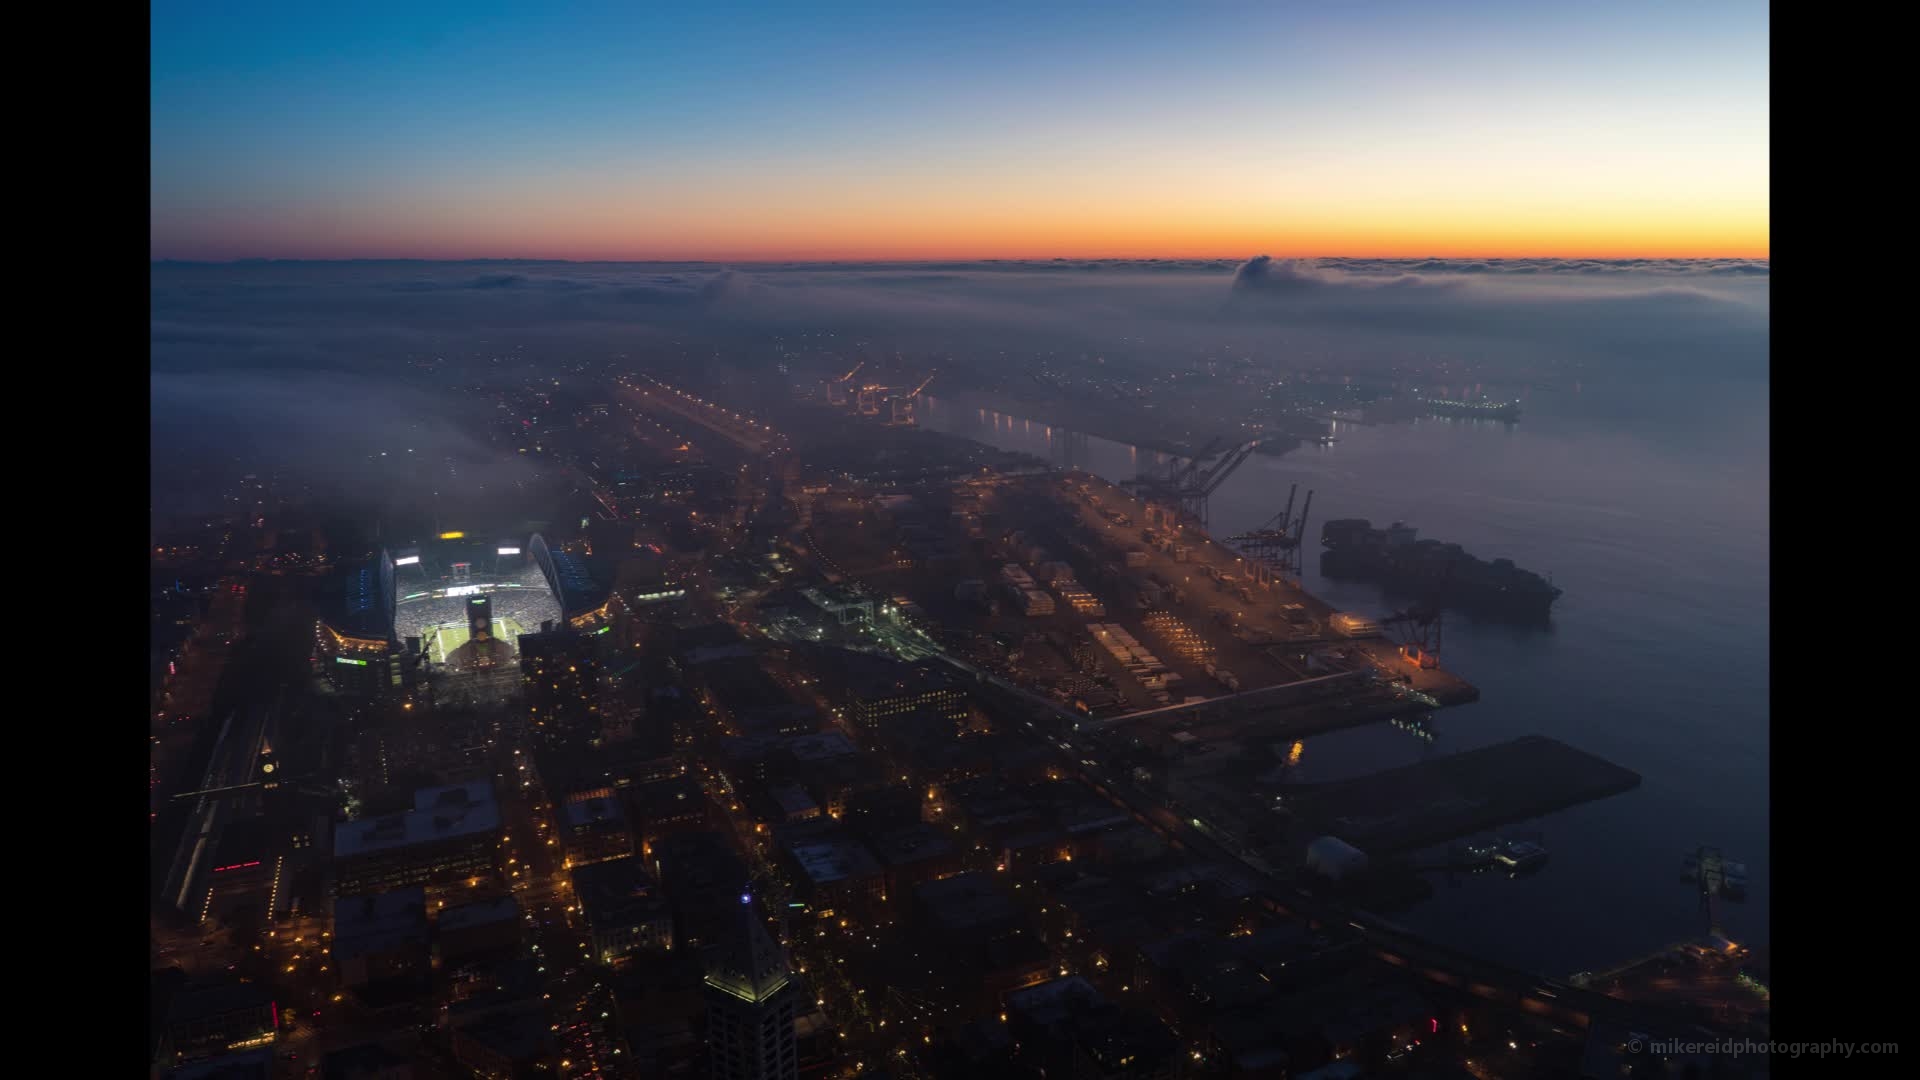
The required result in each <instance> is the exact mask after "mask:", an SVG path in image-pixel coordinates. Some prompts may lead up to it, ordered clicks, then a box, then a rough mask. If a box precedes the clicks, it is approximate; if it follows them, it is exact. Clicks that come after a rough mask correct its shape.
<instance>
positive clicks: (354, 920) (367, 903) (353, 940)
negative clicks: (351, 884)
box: [333, 888, 427, 961]
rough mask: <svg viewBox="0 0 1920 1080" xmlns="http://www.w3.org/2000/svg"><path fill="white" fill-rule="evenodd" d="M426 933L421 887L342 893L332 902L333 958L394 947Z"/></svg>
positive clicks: (423, 893) (422, 938) (423, 940)
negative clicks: (354, 893)
mask: <svg viewBox="0 0 1920 1080" xmlns="http://www.w3.org/2000/svg"><path fill="white" fill-rule="evenodd" d="M426 937H427V893H426V890H425V889H420V888H412V889H395V890H394V891H392V892H384V893H368V894H365V895H362V896H342V897H340V898H338V899H336V900H335V901H334V902H333V957H334V959H335V960H336V961H341V960H345V959H346V958H348V957H352V956H363V955H365V954H367V953H374V952H384V951H386V950H389V949H393V948H397V947H398V946H400V945H402V944H404V943H406V942H407V941H408V940H410V939H415V938H417V939H419V940H420V941H421V942H422V943H424V942H425V941H426Z"/></svg>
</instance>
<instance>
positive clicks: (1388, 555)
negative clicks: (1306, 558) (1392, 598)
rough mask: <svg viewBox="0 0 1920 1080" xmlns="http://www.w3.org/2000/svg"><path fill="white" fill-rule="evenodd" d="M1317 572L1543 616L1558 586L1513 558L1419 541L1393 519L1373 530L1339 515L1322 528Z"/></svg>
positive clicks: (1437, 599) (1444, 601)
mask: <svg viewBox="0 0 1920 1080" xmlns="http://www.w3.org/2000/svg"><path fill="white" fill-rule="evenodd" d="M1320 543H1321V545H1322V546H1323V547H1325V548H1326V550H1325V551H1324V552H1322V553H1321V555H1320V572H1321V573H1323V574H1325V575H1326V576H1328V577H1330V578H1334V579H1335V580H1351V581H1371V582H1376V583H1378V584H1382V585H1388V586H1392V587H1394V588H1397V589H1400V590H1403V591H1406V592H1409V593H1412V594H1414V595H1416V596H1418V597H1419V598H1420V599H1421V600H1423V601H1425V602H1427V603H1431V604H1437V605H1441V606H1444V607H1452V608H1457V609H1459V610H1462V611H1474V612H1482V613H1486V614H1500V615H1511V616H1521V617H1528V618H1545V617H1546V615H1547V613H1548V611H1549V610H1550V609H1551V608H1552V607H1553V602H1554V601H1555V600H1558V599H1559V598H1560V593H1561V590H1560V589H1559V588H1557V587H1556V586H1555V585H1554V584H1553V582H1551V581H1549V580H1547V579H1546V578H1543V577H1541V576H1540V575H1539V574H1536V573H1533V572H1531V571H1528V570H1522V569H1520V568H1519V567H1517V566H1515V565H1513V560H1511V559H1495V560H1493V561H1492V562H1487V561H1486V560H1484V559H1478V558H1475V557H1474V556H1472V555H1469V554H1468V553H1467V552H1466V551H1465V550H1463V549H1462V548H1461V547H1460V545H1458V544H1443V543H1441V542H1440V541H1438V540H1422V539H1420V538H1419V531H1418V530H1417V529H1414V528H1412V527H1410V526H1408V525H1407V524H1406V523H1405V522H1401V521H1396V522H1394V523H1393V524H1392V525H1390V526H1388V527H1387V528H1385V529H1376V528H1374V527H1373V523H1372V522H1370V521H1368V520H1366V519H1365V518H1342V519H1339V520H1335V521H1329V522H1327V523H1326V524H1325V525H1323V526H1321V528H1320Z"/></svg>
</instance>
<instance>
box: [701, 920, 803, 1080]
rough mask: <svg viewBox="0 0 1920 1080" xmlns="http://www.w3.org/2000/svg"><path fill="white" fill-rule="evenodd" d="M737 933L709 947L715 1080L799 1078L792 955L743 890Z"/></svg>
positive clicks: (711, 1049)
mask: <svg viewBox="0 0 1920 1080" xmlns="http://www.w3.org/2000/svg"><path fill="white" fill-rule="evenodd" d="M739 901H740V905H739V911H740V918H739V921H738V924H737V927H736V928H735V930H734V932H732V933H729V934H727V935H726V936H725V937H724V938H723V939H722V940H720V941H719V942H717V943H715V945H714V946H713V947H712V948H711V949H710V950H709V951H708V953H707V957H706V978H705V980H704V991H705V994H706V998H707V1055H708V1057H709V1058H710V1059H711V1062H712V1071H711V1075H712V1077H713V1080H799V1076H800V1057H799V1045H798V1043H797V1041H796V1040H795V1038H794V1028H793V1024H794V1015H795V1005H796V1001H795V998H796V995H797V991H796V989H795V987H794V984H793V972H792V968H791V967H790V966H789V965H788V963H787V956H786V953H785V952H784V951H782V950H781V948H780V947H779V946H778V945H776V944H775V943H774V941H773V938H772V937H770V936H769V935H768V934H767V928H766V927H765V926H763V925H761V923H760V919H759V917H758V916H757V915H756V914H754V910H753V896H752V895H751V894H749V893H745V892H743V893H741V894H740V897H739Z"/></svg>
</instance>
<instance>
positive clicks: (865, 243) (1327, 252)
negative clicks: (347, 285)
mask: <svg viewBox="0 0 1920 1080" xmlns="http://www.w3.org/2000/svg"><path fill="white" fill-rule="evenodd" d="M609 216H611V215H609ZM423 225H424V227H423ZM435 225H440V226H442V227H438V228H436V227H434V226H435ZM541 225H544V226H547V227H540V226H531V227H523V228H513V227H506V228H498V229H493V230H484V232H486V233H487V234H488V235H475V233H476V232H477V231H481V230H473V229H470V228H467V227H465V226H464V225H459V224H456V223H455V222H451V221H447V222H442V223H431V222H430V223H420V222H416V223H415V228H414V229H412V230H409V232H411V233H412V235H411V236H407V235H405V234H396V233H394V232H392V231H389V230H387V229H385V228H384V227H383V224H382V223H381V222H379V221H371V222H368V223H366V225H365V226H364V227H361V228H354V227H349V228H346V229H342V230H340V231H338V232H335V233H333V234H332V235H330V236H328V237H326V238H325V239H324V240H319V239H317V238H315V237H313V236H311V235H306V236H295V235H285V236H283V237H271V236H268V237H261V236H260V232H261V231H266V232H268V233H271V232H273V231H274V230H273V228H272V226H271V225H266V226H264V228H263V230H249V232H251V233H252V237H251V239H253V242H252V243H247V244H244V245H238V244H236V245H233V246H232V247H231V248H227V249H226V250H224V251H219V252H207V253H206V254H204V255H197V256H196V255H170V254H168V253H166V252H163V251H162V250H160V246H159V245H157V244H156V245H155V250H154V253H153V254H154V257H156V258H167V257H185V258H195V257H210V258H251V257H267V258H295V259H299V258H315V259H343V258H345V259H351V258H423V259H449V260H458V259H508V260H511V259H529V260H533V259H539V260H555V259H557V260H565V261H570V262H835V261H867V262H903V263H905V262H940V261H955V262H963V261H964V262H974V261H988V260H1007V261H1021V260H1051V259H1069V260H1086V261H1100V260H1125V259H1182V260H1188V259H1209V260H1211V259H1235V260H1238V259H1246V258H1249V257H1251V256H1253V255H1261V254H1265V255H1272V256H1274V257H1275V258H1356V259H1424V258H1435V259H1489V258H1498V259H1622V258H1648V259H1754V260H1767V259H1770V258H1771V236H1770V232H1769V229H1768V227H1767V225H1766V223H1765V222H1764V221H1763V222H1761V223H1760V224H1759V225H1758V226H1757V227H1756V226H1755V225H1753V224H1752V223H1750V222H1745V221H1725V222H1713V221H1703V222H1699V223H1697V224H1695V225H1692V226H1690V227H1681V228H1660V229H1655V228H1644V227H1643V228H1639V229H1635V228H1632V227H1629V226H1627V225H1626V223H1613V222H1608V221H1605V220H1592V219H1590V220H1586V221H1579V222H1570V223H1566V224H1557V225H1546V224H1544V223H1534V222H1527V221H1504V222H1503V221H1482V222H1476V223H1474V225H1473V227H1472V228H1469V229H1463V230H1462V229H1448V228H1445V227H1418V226H1413V227H1408V226H1405V225H1402V224H1400V223H1393V222H1385V223H1382V224H1380V225H1378V226H1371V227H1365V226H1357V225H1349V226H1345V227H1338V226H1301V227H1296V228H1284V227H1283V228H1248V227H1238V226H1229V225H1214V226H1200V227H1191V228H1183V227H1180V226H1177V225H1169V226H1166V227H1153V226H1146V227H1142V226H1141V225H1140V224H1139V223H1138V222H1133V223H1129V224H1126V225H1123V224H1121V223H1119V222H1112V223H1109V222H1104V221H1097V220H1087V221H1077V222H1055V223H1046V224H1042V223H1035V224H1031V225H1029V224H1027V223H1024V222H1021V223H1016V222H1006V223H987V222H982V223H980V224H978V225H967V224H965V223H961V224H960V225H959V227H957V228H941V229H937V230H936V229H932V228H925V227H922V228H918V229H915V228H910V227H899V226H893V225H890V224H888V223H883V222H875V223H872V224H869V225H868V226H867V227H866V228H864V229H861V228H851V227H850V228H834V227H832V226H831V225H830V224H829V226H828V227H827V228H826V229H824V230H821V231H825V232H827V233H830V234H831V239H828V238H824V237H821V236H819V235H817V233H816V235H806V233H814V232H815V230H813V229H808V230H805V231H804V232H803V231H802V230H798V229H794V230H790V231H789V230H782V229H779V228H763V227H760V226H759V225H757V224H747V223H739V222H734V223H728V224H727V225H722V226H719V227H717V228H713V229H702V228H699V227H697V226H695V227H689V226H688V225H687V224H685V223H679V224H672V225H656V223H653V222H634V223H633V224H632V225H631V226H629V227H626V228H622V227H618V226H614V225H613V223H611V222H609V221H607V220H605V219H602V220H600V221H599V222H597V223H595V225H594V226H592V227H590V228H581V227H578V223H575V222H570V221H555V222H550V223H549V222H543V223H541ZM1129 226H1130V227H1129ZM782 232H786V233H787V234H786V235H779V234H780V233H782ZM702 233H704V234H705V235H698V234H702ZM263 240H264V242H262V241H263ZM276 241H278V242H276ZM220 246H221V247H225V245H220Z"/></svg>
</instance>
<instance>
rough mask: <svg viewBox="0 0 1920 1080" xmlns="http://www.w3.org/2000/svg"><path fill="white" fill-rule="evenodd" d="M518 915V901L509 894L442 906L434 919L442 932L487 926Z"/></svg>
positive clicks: (515, 917)
mask: <svg viewBox="0 0 1920 1080" xmlns="http://www.w3.org/2000/svg"><path fill="white" fill-rule="evenodd" d="M519 917H520V903H519V901H517V900H515V899H514V898H513V897H511V896H495V897H490V898H488V899H485V900H475V901H474V902H473V903H471V904H461V905H460V906H458V907H450V908H443V909H441V911H440V914H439V916H438V918H437V920H436V924H437V925H438V926H439V928H440V930H441V931H442V932H445V931H448V930H465V929H468V928H470V927H475V926H487V925H490V924H492V923H497V922H505V921H506V920H508V919H517V918H519Z"/></svg>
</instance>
